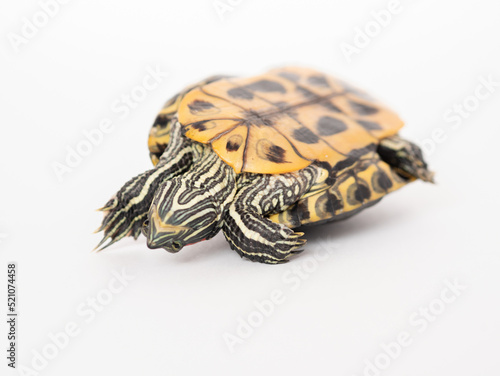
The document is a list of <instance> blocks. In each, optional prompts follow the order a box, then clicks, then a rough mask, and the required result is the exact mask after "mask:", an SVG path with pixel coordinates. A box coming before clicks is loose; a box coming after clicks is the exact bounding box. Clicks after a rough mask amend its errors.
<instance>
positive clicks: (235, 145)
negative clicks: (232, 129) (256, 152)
mask: <svg viewBox="0 0 500 376" xmlns="http://www.w3.org/2000/svg"><path fill="white" fill-rule="evenodd" d="M242 143H243V137H242V136H241V135H239V134H235V135H233V136H231V137H229V139H228V140H227V142H226V150H227V151H230V152H231V151H237V150H238V149H239V148H240V146H241V144H242Z"/></svg>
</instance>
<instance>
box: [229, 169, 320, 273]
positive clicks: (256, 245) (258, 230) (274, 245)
mask: <svg viewBox="0 0 500 376" xmlns="http://www.w3.org/2000/svg"><path fill="white" fill-rule="evenodd" d="M318 173H319V170H318V168H317V167H315V166H309V167H306V168H305V169H303V170H300V171H297V172H294V173H288V174H282V175H254V174H248V175H243V176H242V177H241V178H240V181H239V182H238V185H239V191H238V193H237V194H236V197H235V199H234V201H233V203H232V204H231V206H230V208H229V210H228V213H227V214H226V217H225V218H224V226H223V228H222V231H223V233H224V236H225V237H226V240H227V241H228V242H229V245H230V246H231V248H232V249H233V250H234V251H236V252H237V253H238V254H239V255H240V256H241V257H245V258H248V259H249V260H251V261H258V262H263V263H267V264H280V263H284V262H287V261H288V260H287V259H288V257H290V256H291V255H293V254H295V253H298V252H301V250H299V248H300V247H302V246H303V245H304V244H305V243H306V240H305V239H301V238H300V237H301V236H302V235H303V233H302V232H294V231H293V230H291V229H290V228H289V227H287V226H285V225H282V224H279V223H275V222H272V221H271V220H270V219H268V218H267V217H266V216H268V215H270V214H274V213H279V212H281V211H283V210H285V209H286V208H287V207H289V206H290V205H292V204H294V203H295V202H296V201H297V200H298V199H299V198H300V197H302V196H303V195H304V194H305V193H306V192H307V191H308V190H309V189H310V188H311V186H312V185H313V184H314V181H315V180H316V178H317V176H318Z"/></svg>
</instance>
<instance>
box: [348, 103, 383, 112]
mask: <svg viewBox="0 0 500 376" xmlns="http://www.w3.org/2000/svg"><path fill="white" fill-rule="evenodd" d="M349 104H350V105H351V108H352V109H353V110H354V111H355V112H356V113H357V114H358V115H373V114H376V113H377V112H378V108H375V107H372V106H369V105H367V104H363V103H359V102H354V101H349Z"/></svg>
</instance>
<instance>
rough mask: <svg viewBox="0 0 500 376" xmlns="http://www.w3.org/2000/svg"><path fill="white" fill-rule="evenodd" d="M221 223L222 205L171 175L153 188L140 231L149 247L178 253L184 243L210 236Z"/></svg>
mask: <svg viewBox="0 0 500 376" xmlns="http://www.w3.org/2000/svg"><path fill="white" fill-rule="evenodd" d="M220 226H221V208H220V205H217V203H216V202H215V200H214V198H213V197H212V196H211V195H210V193H209V192H207V191H206V190H204V189H201V188H199V187H195V186H194V185H193V184H192V182H190V181H188V180H186V179H181V178H174V179H172V180H168V181H167V182H165V183H164V184H163V185H161V186H160V188H159V189H158V190H157V191H156V193H155V197H154V199H153V203H152V204H151V207H150V209H149V213H148V219H147V220H146V221H145V222H144V225H143V229H142V232H143V234H144V235H145V236H146V239H147V245H148V247H149V248H151V249H154V248H164V249H165V250H166V251H168V252H171V253H177V252H179V251H180V250H181V249H182V248H183V247H184V246H185V245H189V244H193V243H197V242H200V241H202V240H205V239H210V238H211V237H213V236H215V235H216V234H217V232H218V231H219V229H220Z"/></svg>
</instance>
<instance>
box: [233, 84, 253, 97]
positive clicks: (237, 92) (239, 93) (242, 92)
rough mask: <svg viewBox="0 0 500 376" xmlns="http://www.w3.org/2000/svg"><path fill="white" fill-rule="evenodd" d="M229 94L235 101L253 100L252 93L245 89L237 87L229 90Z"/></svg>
mask: <svg viewBox="0 0 500 376" xmlns="http://www.w3.org/2000/svg"><path fill="white" fill-rule="evenodd" d="M227 94H228V95H229V96H230V97H231V98H235V99H253V94H252V92H250V91H248V90H247V89H245V88H243V87H235V88H232V89H229V90H228V91H227Z"/></svg>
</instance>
